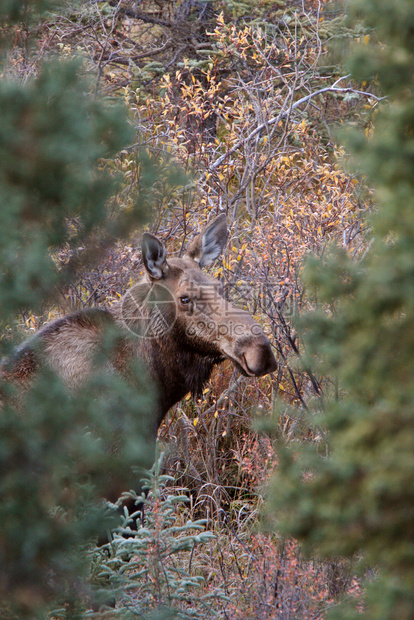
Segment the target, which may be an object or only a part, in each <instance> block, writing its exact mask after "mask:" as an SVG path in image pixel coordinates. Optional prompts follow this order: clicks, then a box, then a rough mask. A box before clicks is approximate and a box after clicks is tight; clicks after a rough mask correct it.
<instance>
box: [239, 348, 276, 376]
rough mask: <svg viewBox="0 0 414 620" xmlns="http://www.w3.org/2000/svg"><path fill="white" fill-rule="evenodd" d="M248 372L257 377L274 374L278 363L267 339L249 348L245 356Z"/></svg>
mask: <svg viewBox="0 0 414 620" xmlns="http://www.w3.org/2000/svg"><path fill="white" fill-rule="evenodd" d="M243 358H244V361H245V365H246V370H247V371H248V372H249V374H251V375H253V376H255V377H261V376H263V375H267V374H269V373H270V372H274V371H275V370H276V368H277V362H276V359H275V356H274V355H273V351H272V347H271V346H270V342H269V341H268V340H267V339H265V340H263V341H262V342H255V343H254V344H253V345H251V346H250V347H248V348H247V350H246V351H245V352H244V354H243Z"/></svg>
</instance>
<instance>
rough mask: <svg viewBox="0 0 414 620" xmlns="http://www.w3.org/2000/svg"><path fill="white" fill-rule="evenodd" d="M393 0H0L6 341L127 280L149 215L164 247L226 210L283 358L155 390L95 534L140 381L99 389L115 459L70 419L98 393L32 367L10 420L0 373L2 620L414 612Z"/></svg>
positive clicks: (90, 419)
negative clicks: (141, 483) (141, 471)
mask: <svg viewBox="0 0 414 620" xmlns="http://www.w3.org/2000/svg"><path fill="white" fill-rule="evenodd" d="M389 4H390V3H388V2H385V1H384V0H377V1H374V0H359V1H356V0H354V1H353V2H351V3H350V4H349V6H348V3H345V2H337V3H336V4H332V3H327V2H324V1H322V0H303V1H295V0H279V1H277V2H270V1H269V2H267V1H263V2H253V1H250V0H246V1H242V2H240V1H236V0H223V1H219V0H217V1H202V0H182V1H179V0H171V1H170V0H166V1H162V0H159V1H158V0H153V1H150V0H141V1H140V2H126V1H124V0H119V1H110V2H98V1H95V0H90V1H88V2H76V1H75V0H73V1H68V2H64V1H62V2H53V3H48V2H42V1H34V0H33V1H31V2H21V1H18V0H8V1H7V2H4V3H2V7H1V9H0V18H1V35H2V38H1V41H2V52H3V56H2V65H1V73H2V82H1V88H0V114H1V128H0V173H1V177H0V191H1V196H2V207H1V215H0V224H1V226H0V240H1V248H0V249H1V261H2V262H1V274H0V290H1V297H0V301H1V317H0V320H1V326H2V334H3V337H2V340H1V342H0V344H1V347H2V353H7V352H8V351H10V349H11V348H12V347H13V346H15V344H16V342H21V341H22V340H23V339H25V338H27V336H28V335H29V334H30V333H31V332H33V331H35V330H36V329H37V328H38V327H40V326H41V325H42V324H43V323H44V322H45V321H48V320H51V319H53V318H54V317H56V316H59V315H61V314H63V313H67V312H69V311H74V310H78V309H83V308H86V307H95V306H100V307H105V306H107V305H109V304H111V303H113V302H115V301H116V300H117V299H119V298H120V297H122V295H123V294H124V293H125V291H126V290H127V289H128V287H130V286H131V285H132V284H133V283H134V282H135V281H136V280H137V279H138V278H139V276H140V274H141V273H142V264H141V257H140V250H139V245H140V236H141V234H142V231H143V230H144V226H147V227H149V229H150V230H151V231H152V232H154V233H155V234H157V235H158V236H159V237H160V238H162V239H163V241H164V242H165V243H166V244H167V246H168V248H169V249H170V251H171V252H174V251H175V252H177V253H178V252H179V251H180V249H181V248H182V245H184V244H186V243H187V242H188V241H190V240H191V238H192V237H193V236H194V234H195V233H196V232H198V231H199V230H200V228H201V227H202V226H203V225H204V224H205V223H206V222H207V221H208V220H209V219H210V218H211V217H212V216H213V215H215V214H217V213H219V212H222V211H224V212H226V213H227V217H228V223H229V227H230V231H231V232H230V241H229V244H228V248H227V251H226V255H225V257H224V259H223V261H222V263H221V264H219V265H216V266H215V267H213V268H212V270H211V272H212V275H214V276H215V277H217V278H219V279H220V280H221V282H222V284H223V288H224V290H225V293H226V295H227V296H228V297H229V298H230V299H231V300H232V301H233V302H235V303H237V304H239V305H241V306H243V307H245V308H247V309H248V310H249V311H250V312H251V313H252V314H253V315H254V316H255V317H256V319H257V320H258V321H259V322H260V323H261V324H262V325H263V327H264V329H265V330H266V332H267V334H268V335H269V338H270V339H271V341H272V344H273V346H274V347H275V351H276V355H277V359H278V362H279V367H278V370H277V372H276V373H274V375H272V376H271V377H266V378H263V379H258V380H254V381H253V380H250V379H249V380H247V379H245V378H243V377H240V376H238V375H237V374H235V372H234V371H233V370H232V368H231V367H230V365H223V366H222V367H221V368H220V369H218V370H217V371H216V373H215V375H214V377H213V378H212V380H211V383H210V385H209V387H208V388H207V389H206V390H205V393H204V394H203V399H202V400H200V401H197V402H193V401H191V400H190V399H188V400H186V401H185V402H182V403H180V404H179V405H177V406H176V407H175V408H174V409H173V410H172V411H171V412H170V414H169V416H168V418H167V419H166V420H165V422H164V424H163V427H162V429H161V431H160V443H161V445H162V446H163V448H162V449H163V452H164V454H163V458H162V461H161V460H160V461H158V463H157V465H156V466H155V467H154V468H153V470H152V471H151V472H148V473H147V474H146V476H147V485H148V487H149V488H150V489H151V492H150V493H149V496H148V499H147V500H146V503H147V507H146V521H145V523H144V524H143V525H142V527H138V530H137V532H136V533H134V534H132V535H131V538H129V539H125V538H124V537H122V536H120V535H115V538H114V540H113V543H112V544H109V545H106V547H96V545H95V544H94V540H95V538H96V535H97V532H102V530H104V529H105V528H106V527H109V526H110V525H111V524H110V523H109V522H107V521H106V517H105V515H103V514H102V510H101V508H100V502H99V498H100V497H101V496H102V493H104V489H105V485H106V484H107V478H108V476H112V477H113V476H115V477H116V478H117V480H118V479H119V480H122V481H123V482H124V484H125V489H126V490H127V489H128V488H132V487H131V486H130V485H131V484H132V483H131V478H130V475H129V473H127V472H130V471H131V469H130V466H131V463H134V464H137V462H138V464H139V462H140V458H141V457H140V456H139V455H140V450H141V451H142V450H143V446H142V445H140V444H139V439H138V438H139V433H140V428H139V425H140V423H142V419H140V418H139V419H135V418H134V416H133V415H132V413H133V411H136V410H137V409H138V410H140V411H142V412H143V413H144V412H145V408H146V407H148V406H149V404H148V403H149V401H148V396H147V395H146V394H142V395H136V394H131V393H130V391H128V388H127V386H125V385H115V386H111V387H112V388H113V389H114V391H115V394H116V396H114V398H118V399H122V400H121V402H122V404H123V406H124V409H125V416H126V418H127V419H128V422H125V420H123V422H122V423H123V424H124V423H125V424H127V423H128V425H129V426H128V428H127V429H126V433H125V434H126V439H125V446H124V448H125V449H124V450H123V451H121V452H120V455H118V456H117V458H111V459H108V458H107V455H105V454H104V452H103V451H102V447H101V445H100V443H99V440H98V439H97V437H96V436H94V434H93V433H92V432H88V433H85V428H86V427H88V428H89V429H90V428H95V427H98V428H99V437H101V436H102V435H105V433H107V434H110V433H111V431H112V430H113V425H114V420H113V419H112V417H111V404H113V402H112V403H111V402H104V400H103V399H101V400H99V398H95V399H94V400H93V402H92V403H91V402H90V399H89V400H88V399H87V397H86V395H85V394H81V395H80V396H79V398H77V399H76V400H75V401H74V400H73V399H70V398H69V397H67V395H65V394H64V393H63V392H62V387H61V386H60V385H58V383H57V382H56V380H54V379H51V378H50V377H47V376H45V377H41V378H40V379H39V381H37V382H36V385H35V387H34V389H33V390H32V391H30V392H29V394H28V395H27V396H26V402H25V409H26V410H27V411H28V412H30V414H28V415H26V416H21V415H18V414H16V406H15V403H14V401H13V396H14V395H13V394H11V395H10V394H9V393H8V390H9V389H10V388H9V387H7V385H4V386H1V388H2V392H1V393H2V395H3V394H5V395H6V400H5V403H6V404H5V405H4V406H3V409H2V417H1V420H0V423H1V437H2V439H1V441H0V458H1V470H2V480H1V487H0V492H1V507H0V517H1V523H2V531H1V535H0V563H1V569H0V570H1V573H0V594H1V599H0V600H1V603H0V613H1V614H2V616H1V617H4V618H10V619H13V618H14V619H15V618H33V617H39V618H45V617H50V618H56V619H58V618H59V619H62V620H63V619H64V618H65V619H69V618H71V619H72V618H73V619H74V618H84V617H95V618H116V617H119V618H124V617H125V618H134V617H144V618H172V617H177V618H187V617H192V618H198V617H199V618H205V617H220V618H229V619H237V618H242V617H246V618H252V619H253V618H255V619H259V620H261V619H268V618H269V619H270V618H278V619H282V618H283V619H285V618H307V619H308V618H324V617H338V618H345V617H346V618H351V617H360V616H361V615H363V616H365V617H372V618H411V617H412V616H413V610H414V599H413V596H414V595H413V591H414V588H413V583H414V577H413V564H414V563H413V557H414V550H413V531H412V530H413V523H414V518H413V517H414V514H413V512H414V511H413V488H414V485H413V484H412V482H413V472H414V463H413V450H412V448H413V414H412V400H413V396H412V390H411V384H412V369H411V366H412V365H411V357H412V338H413V334H414V330H413V286H412V277H413V273H414V258H413V256H414V252H413V233H414V210H413V208H412V207H413V206H414V205H413V196H414V190H413V179H414V174H413V170H412V166H413V163H412V135H413V123H414V103H413V87H412V84H413V77H414V76H413V73H414V59H413V52H414V50H413V45H414V43H413V41H414V37H413V31H414V8H413V6H412V3H411V2H410V1H409V0H398V1H395V2H393V3H392V6H389ZM310 256H312V257H313V258H309V257H310ZM305 259H306V260H305ZM95 387H96V386H95ZM10 396H11V399H10V398H9V400H7V398H8V397H10ZM114 402H115V401H114ZM117 402H118V403H119V401H117ZM57 403H59V406H57ZM128 413H131V415H127V414H128ZM116 423H118V422H116ZM130 438H133V440H134V441H133V442H132V441H129V439H130ZM132 444H133V445H132ZM141 460H142V459H141ZM269 481H270V484H268V483H269ZM264 523H265V526H266V527H265V529H264V527H263V526H264ZM122 527H123V528H126V527H128V515H127V514H126V515H125V517H124V523H123V526H122ZM122 527H121V528H119V532H120V533H121V532H122ZM298 541H300V542H298ZM114 601H115V607H112V606H111V605H112V603H113V602H114ZM108 605H109V606H108Z"/></svg>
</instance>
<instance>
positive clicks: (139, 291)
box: [0, 214, 276, 440]
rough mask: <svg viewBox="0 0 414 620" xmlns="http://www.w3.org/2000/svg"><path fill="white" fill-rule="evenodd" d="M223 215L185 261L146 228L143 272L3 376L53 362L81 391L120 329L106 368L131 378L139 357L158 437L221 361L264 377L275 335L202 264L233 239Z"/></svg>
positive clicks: (45, 337) (272, 363)
mask: <svg viewBox="0 0 414 620" xmlns="http://www.w3.org/2000/svg"><path fill="white" fill-rule="evenodd" d="M227 236H228V231H227V226H226V217H225V215H224V214H221V215H219V216H218V217H216V218H215V219H213V220H212V221H211V222H210V223H209V224H208V225H207V226H206V227H205V229H204V230H203V231H202V232H201V233H200V234H199V235H198V236H196V237H195V238H194V239H193V241H192V242H191V243H190V245H189V247H188V249H187V251H186V253H185V254H184V256H183V257H182V258H175V257H173V258H170V257H168V258H167V253H166V250H165V248H164V245H163V244H162V242H161V241H160V240H159V239H158V238H157V237H155V236H154V235H152V234H150V233H144V235H143V239H142V256H143V262H144V267H145V275H144V277H143V279H142V280H141V281H139V282H138V283H137V284H136V285H135V286H134V287H132V289H130V290H129V291H128V292H127V294H126V295H125V297H124V299H123V300H122V301H121V302H119V303H117V304H115V305H114V306H112V307H111V308H109V309H101V310H99V309H91V310H83V311H79V312H75V313H73V314H68V315H67V316H64V317H62V318H59V319H57V320H55V321H53V322H51V323H49V324H47V325H45V326H44V327H43V328H41V329H40V330H39V331H38V332H37V333H36V334H35V335H34V336H33V338H31V339H30V340H28V341H27V342H26V343H23V345H22V346H21V347H20V348H19V349H18V351H17V352H16V353H15V355H13V356H11V357H10V358H8V359H7V360H5V361H4V362H3V363H2V365H1V367H0V375H1V376H2V377H3V379H4V378H6V379H7V380H10V381H13V382H17V383H21V384H23V385H24V384H27V383H29V382H30V378H31V377H33V376H34V375H35V374H36V372H37V371H38V370H39V368H41V367H43V366H44V364H47V365H48V366H49V367H50V368H51V369H52V370H53V371H54V372H55V373H56V374H57V375H58V376H59V377H60V378H61V379H62V380H63V382H64V383H65V384H66V385H67V386H68V388H69V389H70V390H76V389H77V388H78V387H79V386H81V385H82V382H84V381H85V378H86V377H88V375H90V374H91V373H92V372H93V364H94V359H95V353H96V349H97V348H98V347H99V343H100V341H101V339H102V333H103V330H105V329H106V328H107V327H108V326H109V327H110V326H116V328H117V329H118V331H119V333H120V334H121V337H120V338H119V339H118V341H117V346H116V348H115V350H114V351H113V352H112V354H110V355H109V359H108V361H107V364H106V367H107V370H108V372H110V373H120V374H121V375H122V376H123V377H125V378H126V380H129V378H130V373H131V368H132V367H133V365H132V362H133V361H134V360H137V359H139V360H141V361H142V362H143V367H144V368H145V369H146V373H147V375H148V379H149V381H151V382H152V384H153V385H154V387H155V393H156V401H155V406H154V410H153V411H152V412H151V414H150V415H151V419H150V420H148V426H149V427H150V429H151V434H152V437H153V438H154V440H155V437H156V434H157V430H158V428H159V426H160V424H161V421H162V420H163V418H164V416H165V414H166V413H167V411H168V410H169V409H170V408H171V407H172V406H173V405H174V404H175V403H177V402H178V401H180V400H181V399H182V398H183V397H184V396H185V395H186V394H188V393H189V392H191V393H192V394H193V395H198V394H201V393H202V391H203V386H204V385H205V383H206V382H207V381H208V379H209V377H210V375H211V372H212V370H213V368H214V366H216V365H217V364H220V363H221V362H222V361H224V360H225V359H229V360H230V361H231V362H232V363H233V364H234V366H235V367H236V368H237V369H238V370H239V371H240V372H241V373H242V374H244V375H246V376H250V377H259V376H262V375H266V374H267V373H271V372H273V371H274V370H275V369H276V360H275V357H274V355H273V352H272V348H271V345H270V342H269V340H268V339H267V337H266V336H265V334H264V333H263V331H262V329H261V328H260V327H259V325H258V324H257V323H256V322H255V321H254V319H253V318H252V317H251V316H250V314H249V313H248V312H246V311H244V310H241V309H239V308H236V307H235V306H233V305H231V304H230V303H229V302H228V301H227V300H226V299H224V298H223V297H222V295H221V293H220V283H219V281H217V280H216V279H214V278H212V277H210V276H209V275H207V274H206V273H205V272H203V270H202V268H203V267H207V266H209V265H210V264H211V263H212V262H213V261H214V260H215V259H216V258H217V257H218V256H219V255H220V254H221V252H222V251H223V249H224V247H225V245H226V242H227Z"/></svg>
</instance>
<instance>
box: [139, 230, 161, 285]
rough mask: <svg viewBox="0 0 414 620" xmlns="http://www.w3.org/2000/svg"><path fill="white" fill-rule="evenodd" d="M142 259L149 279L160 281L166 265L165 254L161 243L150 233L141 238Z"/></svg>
mask: <svg viewBox="0 0 414 620" xmlns="http://www.w3.org/2000/svg"><path fill="white" fill-rule="evenodd" d="M142 258H143V261H144V265H145V269H146V270H147V272H148V275H149V276H150V278H153V279H154V280H161V278H162V277H163V276H164V267H165V265H166V263H167V261H166V258H167V252H166V251H165V247H164V246H163V244H162V243H161V241H160V240H159V239H157V237H154V235H151V233H144V234H143V236H142Z"/></svg>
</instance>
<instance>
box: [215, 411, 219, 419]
mask: <svg viewBox="0 0 414 620" xmlns="http://www.w3.org/2000/svg"><path fill="white" fill-rule="evenodd" d="M214 417H215V418H216V420H217V418H218V411H216V412H215V413H214Z"/></svg>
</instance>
